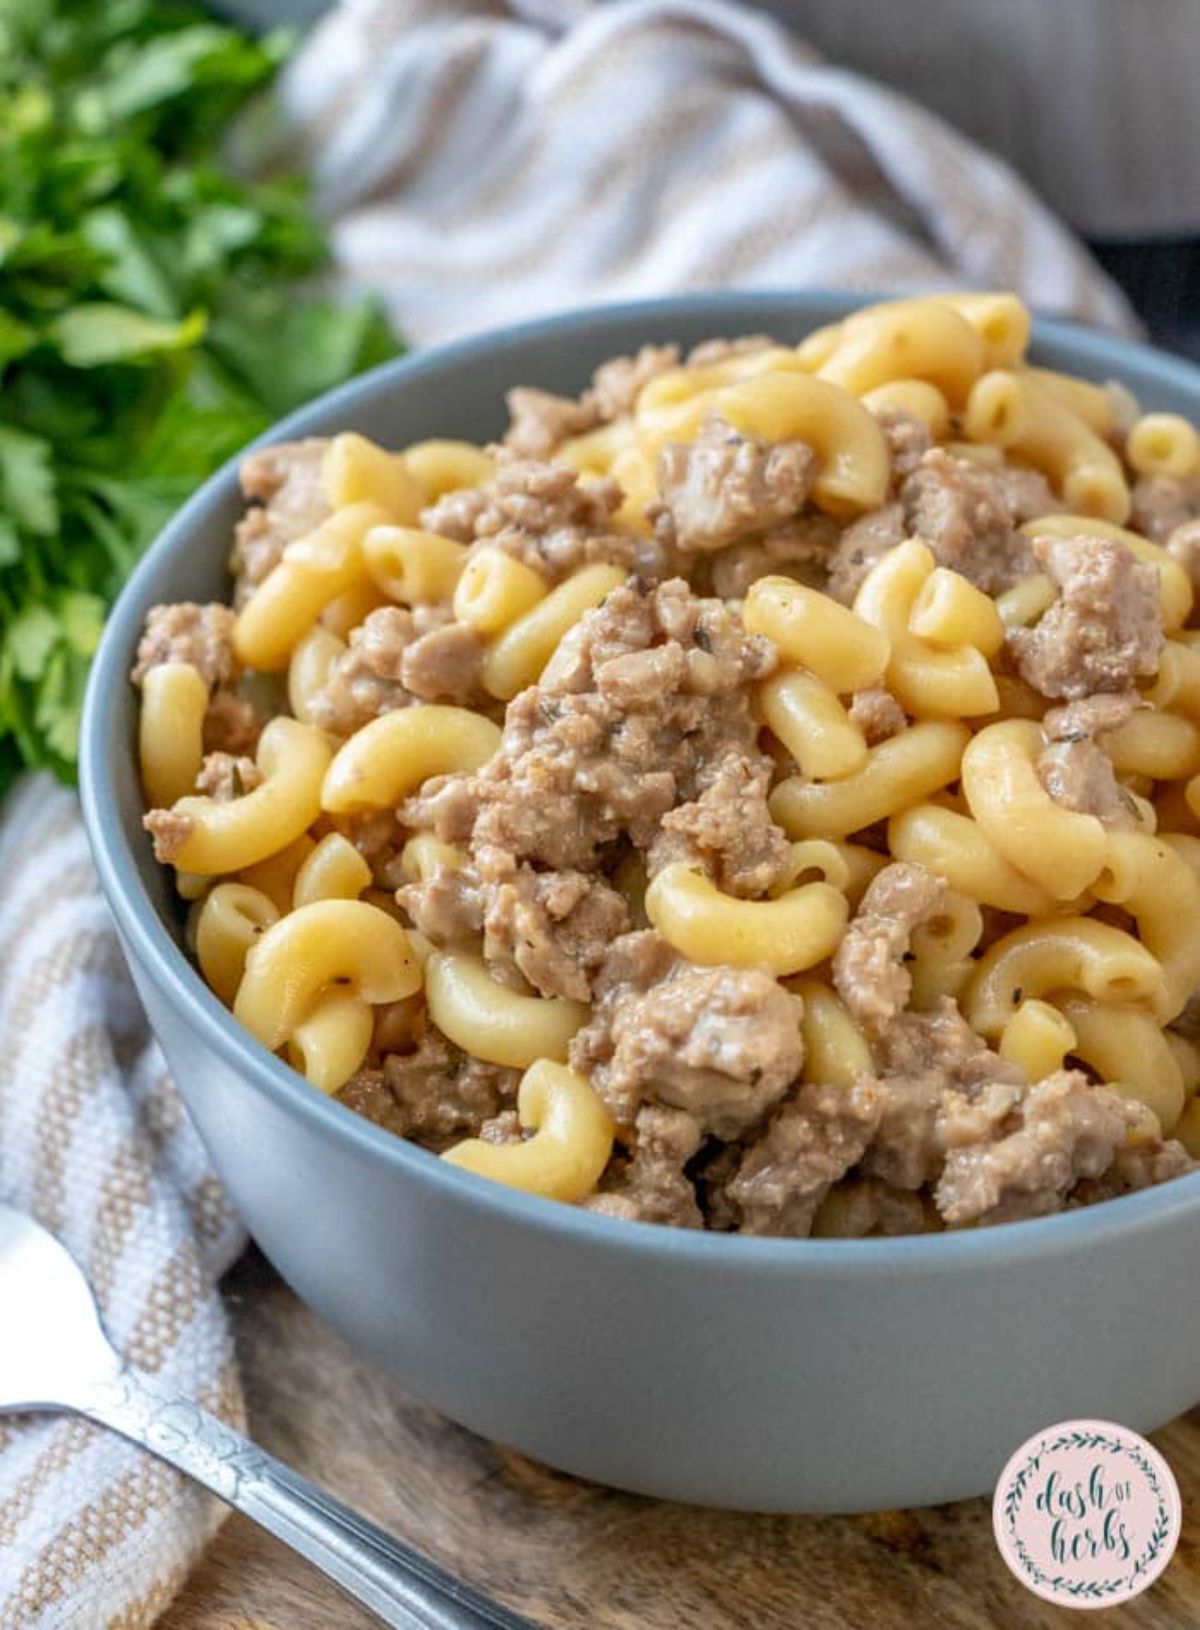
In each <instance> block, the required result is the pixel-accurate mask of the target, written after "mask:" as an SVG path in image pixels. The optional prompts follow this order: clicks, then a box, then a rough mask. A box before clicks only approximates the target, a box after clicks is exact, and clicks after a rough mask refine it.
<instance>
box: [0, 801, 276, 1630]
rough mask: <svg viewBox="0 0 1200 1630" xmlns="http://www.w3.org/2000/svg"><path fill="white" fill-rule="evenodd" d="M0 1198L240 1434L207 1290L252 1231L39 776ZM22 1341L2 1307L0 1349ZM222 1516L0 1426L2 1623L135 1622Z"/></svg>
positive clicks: (7, 1421) (9, 830)
mask: <svg viewBox="0 0 1200 1630" xmlns="http://www.w3.org/2000/svg"><path fill="white" fill-rule="evenodd" d="M0 1200H4V1201H6V1202H8V1203H9V1204H13V1205H17V1206H20V1207H21V1208H22V1209H23V1210H25V1211H29V1212H32V1213H33V1215H34V1216H36V1217H38V1218H39V1219H40V1220H41V1221H42V1222H43V1223H45V1224H46V1226H47V1227H48V1228H50V1229H52V1230H53V1232H54V1233H55V1234H57V1235H58V1236H59V1238H61V1239H62V1240H63V1241H64V1242H65V1244H66V1245H67V1246H68V1247H69V1248H70V1250H71V1251H72V1252H73V1253H74V1255H75V1256H76V1258H77V1259H78V1260H79V1261H80V1262H81V1263H82V1264H83V1266H84V1268H85V1269H86V1271H87V1273H88V1275H89V1277H90V1279H91V1282H92V1285H93V1287H94V1288H95V1291H96V1296H97V1299H98V1301H99V1304H100V1310H101V1313H102V1315H103V1318H104V1322H105V1324H106V1326H107V1328H108V1331H109V1334H110V1335H111V1336H112V1337H113V1339H114V1340H115V1341H116V1343H117V1345H118V1346H119V1348H120V1349H121V1351H122V1352H123V1353H124V1354H125V1355H126V1356H127V1357H128V1358H129V1359H131V1360H132V1361H133V1362H134V1363H136V1364H140V1365H141V1366H142V1367H143V1368H145V1369H148V1370H153V1371H155V1372H157V1373H158V1374H159V1375H161V1376H162V1377H163V1378H164V1379H165V1380H168V1381H170V1382H172V1383H174V1384H175V1385H177V1386H179V1387H181V1388H182V1389H183V1390H184V1391H185V1392H186V1393H188V1394H189V1395H190V1396H191V1397H194V1398H197V1399H199V1401H200V1402H201V1403H203V1404H205V1405H206V1406H207V1407H208V1408H209V1409H214V1410H215V1411H216V1412H217V1414H219V1415H221V1416H222V1417H223V1418H224V1419H225V1420H227V1421H230V1422H232V1423H233V1424H240V1422H241V1416H242V1402H241V1391H240V1387H239V1385H238V1378H237V1372H236V1369H235V1367H234V1362H233V1351H232V1346H231V1343H230V1339H229V1330H228V1325H227V1322H226V1319H225V1315H224V1311H223V1309H222V1307H221V1302H220V1298H219V1296H218V1294H217V1292H216V1289H215V1285H216V1281H217V1279H218V1278H219V1276H220V1275H221V1274H222V1273H223V1272H224V1271H225V1269H226V1268H227V1267H228V1266H229V1264H230V1263H231V1262H232V1261H233V1260H234V1258H235V1257H236V1255H237V1253H238V1252H239V1251H240V1249H241V1247H242V1245H243V1243H244V1241H245V1235H244V1233H243V1231H242V1229H241V1226H240V1224H239V1222H238V1220H237V1218H236V1217H235V1216H234V1214H233V1210H232V1207H231V1206H230V1204H229V1202H228V1200H227V1199H226V1197H225V1193H224V1191H223V1190H222V1188H221V1186H220V1184H219V1183H218V1182H217V1180H216V1178H215V1177H214V1176H213V1173H212V1171H211V1170H210V1168H209V1166H208V1162H207V1159H206V1157H205V1154H204V1151H203V1149H202V1148H201V1145H200V1141H199V1139H198V1138H197V1136H196V1133H195V1131H194V1130H193V1128H192V1126H191V1124H190V1122H189V1121H188V1118H187V1116H186V1114H185V1113H184V1110H183V1105H182V1102H181V1100H180V1098H179V1096H178V1094H177V1093H176V1090H175V1087H174V1085H173V1083H172V1082H171V1080H170V1078H169V1077H168V1075H167V1073H166V1068H165V1065H164V1064H163V1060H162V1057H161V1055H160V1054H159V1051H158V1048H157V1046H156V1045H155V1044H154V1042H153V1040H152V1039H151V1036H150V1032H149V1029H148V1028H147V1025H146V1019H145V1015H144V1014H143V1013H142V1010H141V1007H140V1005H139V1003H138V999H137V996H136V993H135V992H134V989H133V985H132V983H131V982H130V979H129V974H128V973H127V971H126V968H125V964H124V962H123V960H122V957H121V951H120V947H119V946H118V944H117V936H116V934H115V932H114V930H113V925H112V920H111V918H110V917H109V914H108V910H107V907H106V906H105V904H104V901H103V899H102V898H101V895H100V890H99V886H98V884H97V882H96V876H95V873H94V871H93V870H92V864H91V859H90V857H89V855H88V848H87V841H86V839H85V837H84V835H83V828H82V825H81V823H80V819H79V805H78V801H77V799H76V798H75V796H74V794H73V793H71V792H68V791H67V790H66V788H64V787H57V786H55V785H54V784H53V782H51V781H50V780H49V779H48V778H47V777H45V776H33V777H28V778H27V779H26V780H25V781H24V782H22V783H21V784H20V785H19V786H18V787H17V788H16V789H15V791H14V792H13V793H12V794H11V795H10V797H9V798H8V800H7V802H6V804H5V806H4V811H3V818H2V821H0ZM20 1339H21V1332H20V1331H19V1330H15V1329H13V1328H12V1327H11V1326H10V1325H9V1324H8V1323H7V1319H6V1310H5V1308H4V1307H3V1306H2V1305H0V1341H19V1340H20ZM220 1516H221V1508H220V1507H218V1505H217V1504H216V1502H215V1501H213V1500H212V1499H210V1498H209V1497H208V1496H206V1495H205V1494H203V1493H202V1492H201V1491H200V1490H199V1489H198V1488H197V1487H196V1486H195V1485H194V1484H190V1483H188V1482H187V1481H186V1480H185V1479H184V1478H183V1477H181V1476H180V1475H179V1474H178V1473H176V1472H174V1471H172V1470H171V1469H170V1468H169V1467H167V1466H164V1465H163V1464H162V1463H161V1462H159V1461H156V1460H151V1459H150V1458H149V1457H148V1456H146V1455H143V1454H141V1453H139V1451H138V1450H136V1449H134V1448H132V1447H131V1446H130V1445H129V1444H127V1443H125V1442H124V1441H123V1440H122V1439H120V1438H117V1437H114V1436H113V1435H112V1434H111V1433H107V1432H105V1431H104V1430H103V1429H102V1428H100V1427H95V1426H91V1425H89V1424H88V1423H87V1422H85V1421H82V1420H78V1419H73V1418H69V1417H66V1416H56V1415H28V1416H26V1415H10V1416H3V1415H0V1630H101V1627H105V1630H107V1627H108V1626H116V1625H121V1626H127V1627H128V1630H140V1627H141V1626H143V1625H148V1624H151V1623H153V1621H154V1619H155V1618H156V1617H157V1615H158V1614H159V1613H160V1612H161V1610H162V1609H163V1607H164V1606H165V1605H166V1603H167V1602H168V1601H169V1600H170V1598H171V1596H172V1595H173V1594H174V1592H175V1590H176V1589H177V1588H178V1585H179V1584H180V1582H181V1581H182V1578H183V1575H184V1573H185V1572H186V1571H187V1568H188V1566H189V1564H190V1563H191V1562H192V1561H193V1560H194V1559H195V1558H196V1556H197V1555H198V1553H199V1551H200V1548H201V1547H202V1546H203V1544H204V1542H205V1540H206V1539H207V1538H208V1536H209V1535H210V1534H211V1533H212V1532H213V1531H214V1530H215V1528H216V1526H217V1524H218V1522H219V1521H220Z"/></svg>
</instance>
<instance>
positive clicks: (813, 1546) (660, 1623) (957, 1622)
mask: <svg viewBox="0 0 1200 1630" xmlns="http://www.w3.org/2000/svg"><path fill="white" fill-rule="evenodd" d="M228 1290H229V1299H230V1304H231V1307H232V1309H233V1314H234V1318H235V1321H236V1327H237V1334H238V1343H239V1348H240V1351H241V1356H242V1362H243V1373H244V1376H245V1382H246V1388H247V1394H248V1399H249V1405H250V1412H251V1419H252V1429H253V1431H254V1434H255V1436H256V1438H257V1439H258V1441H259V1442H260V1443H261V1444H263V1446H264V1447H266V1448H268V1449H270V1450H272V1451H273V1452H274V1453H275V1454H277V1455H279V1456H281V1457H282V1458H283V1459H284V1460H286V1461H288V1462H290V1463H291V1464H292V1465H293V1466H295V1467H297V1468H298V1469H299V1470H300V1471H302V1472H305V1473H307V1474H309V1475H310V1476H312V1477H314V1478H317V1479H319V1480H320V1481H322V1482H324V1483H325V1484H326V1485H327V1486H328V1487H329V1488H331V1489H332V1490H333V1491H334V1492H335V1493H337V1494H339V1495H341V1496H342V1497H343V1498H344V1499H346V1500H349V1501H350V1502H352V1503H353V1504H355V1505H356V1506H358V1507H360V1508H361V1509H362V1510H364V1511H366V1512H367V1513H368V1514H369V1515H371V1516H373V1517H374V1518H376V1519H377V1520H378V1521H379V1522H381V1523H383V1524H384V1525H385V1526H386V1527H388V1528H390V1529H391V1530H392V1531H393V1532H395V1533H396V1534H398V1535H401V1536H402V1537H403V1538H405V1539H407V1540H409V1541H410V1542H411V1543H412V1544H413V1545H415V1546H418V1547H419V1548H420V1549H422V1550H424V1551H425V1552H426V1553H427V1554H428V1555H430V1556H433V1557H436V1558H437V1560H438V1561H439V1562H441V1563H443V1564H444V1565H445V1566H446V1567H448V1568H451V1569H454V1570H455V1571H456V1572H458V1573H459V1574H460V1575H461V1576H462V1577H464V1578H466V1579H469V1580H471V1581H472V1582H473V1583H474V1584H476V1585H478V1586H480V1587H481V1588H483V1589H484V1590H487V1591H489V1592H491V1593H492V1594H494V1595H497V1596H499V1597H501V1598H502V1599H503V1600H504V1601H505V1602H507V1603H508V1604H509V1605H510V1606H511V1607H514V1608H517V1609H519V1610H520V1611H521V1612H523V1613H525V1614H526V1615H528V1616H529V1617H530V1618H531V1619H533V1620H535V1621H536V1622H537V1623H538V1624H542V1625H546V1626H551V1627H554V1630H699V1627H704V1630H707V1627H710V1626H711V1627H712V1630H725V1627H739V1630H740V1627H744V1630H801V1627H804V1630H905V1627H907V1626H913V1627H918V1626H919V1627H921V1630H944V1627H952V1630H1013V1627H1023V1626H1029V1627H1031V1630H1043V1627H1053V1630H1067V1627H1068V1626H1073V1627H1074V1630H1080V1626H1081V1625H1086V1624H1088V1622H1089V1616H1083V1615H1080V1614H1078V1613H1074V1612H1071V1611H1070V1610H1068V1609H1065V1608H1058V1607H1051V1606H1049V1605H1047V1604H1045V1603H1043V1602H1040V1601H1039V1600H1038V1599H1037V1598H1036V1597H1034V1596H1032V1595H1030V1594H1029V1593H1028V1592H1027V1591H1025V1590H1024V1589H1023V1588H1022V1587H1021V1586H1020V1585H1019V1584H1018V1583H1017V1582H1016V1580H1015V1579H1013V1578H1012V1577H1011V1575H1010V1574H1009V1573H1008V1571H1007V1570H1006V1569H1005V1567H1004V1565H1003V1564H1002V1563H1001V1561H1000V1558H999V1556H998V1555H997V1553H996V1549H995V1546H994V1544H993V1541H992V1534H991V1513H990V1509H989V1507H988V1505H987V1503H986V1502H985V1501H983V1500H972V1501H967V1502H963V1503H961V1504H958V1505H952V1506H941V1507H937V1508H934V1509H931V1510H925V1511H918V1512H896V1511H892V1512H881V1513H877V1514H874V1515H871V1516H864V1517H837V1518H834V1517H769V1516H765V1517H764V1516H745V1515H741V1514H738V1513H730V1512H717V1511H704V1510H699V1509H696V1508H692V1507H685V1506H676V1505H667V1504H664V1503H660V1502H657V1501H653V1500H647V1499H641V1498H637V1497H635V1496H632V1495H625V1494H617V1493H613V1492H612V1491H610V1490H607V1489H601V1488H597V1487H594V1486H592V1485H590V1484H586V1483H581V1482H577V1481H575V1480H574V1479H572V1478H569V1477H563V1476H559V1475H558V1474H556V1473H553V1472H549V1471H547V1470H545V1469H544V1468H542V1467H539V1466H536V1465H534V1464H532V1463H531V1462H529V1461H527V1460H524V1459H522V1458H521V1457H520V1456H516V1455H512V1454H510V1453H507V1452H505V1451H501V1450H497V1449H496V1448H494V1447H493V1446H492V1445H490V1444H488V1443H485V1442H484V1441H482V1440H481V1439H479V1438H476V1437H473V1436H472V1435H471V1434H470V1433H468V1432H465V1431H463V1430H462V1429H461V1428H459V1427H457V1426H453V1425H451V1423H450V1422H449V1421H446V1420H444V1419H442V1418H441V1417H440V1416H438V1415H436V1414H434V1413H433V1411H431V1410H428V1409H426V1408H424V1407H422V1406H421V1405H419V1404H416V1403H414V1402H413V1401H412V1400H411V1399H409V1398H407V1397H406V1396H405V1393H404V1391H403V1389H402V1388H401V1387H400V1386H399V1385H398V1384H397V1383H396V1382H394V1381H392V1380H390V1379H389V1378H388V1377H386V1376H384V1375H381V1374H380V1373H379V1372H378V1371H376V1370H374V1369H372V1368H371V1367H370V1366H368V1365H366V1364H364V1363H363V1362H361V1361H360V1360H359V1359H357V1358H356V1357H355V1356H354V1355H353V1354H352V1353H351V1352H350V1351H349V1349H348V1348H347V1347H346V1346H345V1344H344V1343H343V1342H342V1341H340V1340H339V1338H338V1337H337V1336H335V1335H334V1334H333V1333H332V1332H331V1331H330V1330H328V1329H327V1328H326V1327H325V1326H324V1325H323V1324H322V1323H321V1321H320V1320H319V1319H317V1317H316V1316H315V1315H314V1314H313V1313H311V1312H309V1311H308V1309H307V1308H305V1307H304V1306H302V1305H301V1303H300V1302H298V1301H297V1299H296V1298H295V1297H294V1296H293V1295H292V1294H291V1292H290V1291H288V1290H287V1289H286V1288H285V1287H284V1286H283V1285H282V1284H281V1283H280V1282H279V1280H278V1279H277V1278H276V1277H275V1275H274V1274H273V1273H272V1271H271V1270H270V1268H268V1267H267V1265H266V1264H265V1263H264V1262H263V1260H262V1258H261V1257H259V1256H258V1255H257V1254H256V1253H253V1252H252V1253H250V1255H248V1256H247V1257H246V1259H245V1260H244V1261H243V1262H242V1263H241V1264H240V1265H239V1266H238V1268H236V1269H235V1270H234V1272H233V1274H232V1275H231V1276H230V1281H229V1285H228ZM1155 1441H1156V1442H1157V1444H1158V1446H1159V1447H1160V1448H1161V1449H1162V1451H1163V1453H1164V1454H1165V1455H1166V1457H1167V1459H1168V1461H1169V1462H1170V1464H1171V1467H1172V1469H1173V1470H1174V1472H1175V1475H1176V1477H1177V1478H1178V1480H1179V1485H1180V1490H1181V1493H1182V1495H1183V1503H1184V1513H1185V1522H1184V1531H1183V1538H1182V1540H1181V1543H1180V1546H1179V1550H1178V1551H1177V1553H1176V1556H1175V1559H1174V1561H1173V1562H1172V1563H1171V1565H1170V1567H1169V1568H1168V1569H1167V1572H1166V1574H1165V1575H1164V1576H1163V1578H1162V1579H1161V1580H1160V1581H1159V1582H1158V1583H1157V1584H1156V1585H1155V1586H1154V1587H1153V1588H1152V1589H1151V1590H1150V1591H1149V1592H1147V1593H1146V1594H1145V1595H1144V1596H1142V1597H1141V1598H1139V1600H1138V1601H1136V1602H1134V1603H1131V1604H1130V1605H1128V1606H1127V1607H1123V1608H1113V1609H1109V1610H1108V1611H1106V1612H1105V1613H1104V1614H1103V1624H1104V1627H1105V1630H1183V1627H1185V1626H1187V1627H1193V1626H1196V1625H1198V1624H1200V1410H1197V1411H1193V1413H1192V1414H1191V1415H1189V1416H1188V1417H1186V1418H1185V1419H1182V1420H1180V1421H1177V1422H1175V1423H1174V1424H1173V1425H1172V1426H1171V1427H1169V1428H1168V1429H1167V1430H1165V1431H1163V1432H1160V1433H1158V1434H1156V1437H1155ZM161 1622H162V1625H163V1627H164V1630H372V1627H374V1626H376V1625H377V1623H378V1621H377V1620H375V1619H374V1618H372V1617H371V1616H370V1615H369V1614H367V1613H365V1612H364V1611H362V1610H361V1609H358V1608H356V1607H355V1606H353V1605H351V1604H348V1603H347V1602H346V1601H345V1599H344V1598H343V1597H342V1596H341V1595H340V1594H339V1593H338V1592H337V1591H335V1590H334V1589H333V1587H332V1586H330V1585H327V1584H326V1583H325V1582H324V1580H322V1579H321V1578H320V1577H319V1576H318V1575H316V1574H314V1573H313V1572H312V1570H311V1569H309V1568H308V1567H307V1566H306V1565H305V1564H304V1563H302V1562H300V1561H299V1560H298V1559H296V1558H294V1557H292V1556H290V1555H289V1554H288V1553H287V1552H286V1551H285V1550H284V1549H283V1547H282V1546H280V1545H278V1544H277V1543H276V1542H275V1541H274V1540H272V1539H270V1538H268V1537H267V1536H266V1535H263V1534H262V1533H260V1532H259V1531H258V1530H257V1529H255V1528H254V1527H253V1526H252V1525H251V1524H250V1523H248V1522H246V1521H245V1520H244V1519H242V1518H240V1517H233V1518H231V1519H230V1521H229V1522H228V1523H227V1524H226V1525H225V1527H224V1529H223V1530H222V1531H221V1533H220V1535H219V1536H218V1538H217V1539H216V1541H215V1542H214V1544H213V1545H212V1546H211V1548H210V1550H209V1552H208V1555H207V1556H206V1557H205V1558H204V1560H203V1561H202V1562H201V1564H200V1566H199V1567H198V1568H197V1569H196V1571H195V1573H194V1574H193V1576H192V1578H191V1579H190V1580H189V1582H188V1584H187V1586H186V1587H185V1589H184V1591H183V1594H182V1595H181V1596H180V1597H179V1599H178V1600H177V1602H176V1603H175V1604H174V1606H173V1607H172V1608H171V1609H170V1610H169V1611H168V1613H167V1614H166V1616H165V1617H164V1618H163V1620H162V1621H161ZM1096 1622H1097V1624H1099V1622H1100V1621H1099V1620H1097V1621H1096Z"/></svg>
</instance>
